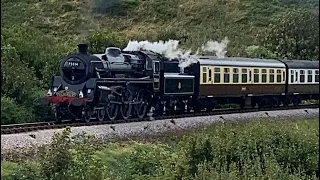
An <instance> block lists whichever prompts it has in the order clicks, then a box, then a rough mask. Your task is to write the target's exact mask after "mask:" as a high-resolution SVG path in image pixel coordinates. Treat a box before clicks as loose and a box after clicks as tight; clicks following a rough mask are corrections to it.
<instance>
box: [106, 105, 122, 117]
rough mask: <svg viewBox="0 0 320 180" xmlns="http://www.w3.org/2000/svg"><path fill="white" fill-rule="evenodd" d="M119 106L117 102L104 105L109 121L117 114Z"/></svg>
mask: <svg viewBox="0 0 320 180" xmlns="http://www.w3.org/2000/svg"><path fill="white" fill-rule="evenodd" d="M118 109H119V106H118V105H117V104H108V105H107V107H106V110H105V112H106V115H107V117H108V119H109V120H110V121H114V120H115V119H116V118H117V116H118Z"/></svg>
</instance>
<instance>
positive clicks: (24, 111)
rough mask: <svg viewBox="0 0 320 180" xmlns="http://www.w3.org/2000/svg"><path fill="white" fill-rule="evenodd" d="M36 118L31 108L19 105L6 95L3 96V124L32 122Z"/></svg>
mask: <svg viewBox="0 0 320 180" xmlns="http://www.w3.org/2000/svg"><path fill="white" fill-rule="evenodd" d="M34 118H35V116H34V114H33V113H32V109H31V108H26V107H23V106H21V105H18V104H17V103H16V102H15V101H14V100H13V99H11V98H8V97H6V96H2V97H1V125H3V124H17V123H25V122H31V121H34Z"/></svg>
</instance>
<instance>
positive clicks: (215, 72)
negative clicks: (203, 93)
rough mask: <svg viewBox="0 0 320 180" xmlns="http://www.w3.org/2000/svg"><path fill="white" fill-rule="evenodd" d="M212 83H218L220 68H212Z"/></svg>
mask: <svg viewBox="0 0 320 180" xmlns="http://www.w3.org/2000/svg"><path fill="white" fill-rule="evenodd" d="M214 83H220V68H214Z"/></svg>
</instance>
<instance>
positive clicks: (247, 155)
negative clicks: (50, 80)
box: [1, 119, 319, 180]
mask: <svg viewBox="0 0 320 180" xmlns="http://www.w3.org/2000/svg"><path fill="white" fill-rule="evenodd" d="M318 138H319V119H308V120H290V121H289V120H288V121H277V120H272V121H267V120H264V121H256V122H248V123H245V122H238V123H230V124H218V125H214V126H211V127H207V128H200V129H198V130H196V131H194V132H189V133H186V134H185V135H183V136H181V134H180V135H178V134H177V132H175V133H171V134H167V135H164V136H162V137H159V138H158V139H157V140H156V141H153V142H150V141H149V140H148V139H145V138H144V137H140V140H139V141H124V142H118V143H111V142H109V143H103V142H102V141H100V140H97V139H95V138H94V137H92V136H89V135H86V134H81V135H77V136H74V137H71V136H70V129H68V128H67V129H66V130H65V131H64V132H62V133H61V134H56V135H55V136H54V138H53V141H52V143H51V144H50V145H49V146H47V147H43V148H41V149H40V150H39V154H38V156H36V158H34V157H33V158H22V159H23V160H20V161H15V162H13V161H11V162H10V161H2V162H1V178H3V179H8V180H10V179H53V180H54V179H59V180H63V179H68V180H72V179H92V180H100V179H283V180H284V179H286V180H287V179H316V178H317V176H318V175H319V172H318V147H319V142H318Z"/></svg>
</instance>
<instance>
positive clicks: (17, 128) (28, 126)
mask: <svg viewBox="0 0 320 180" xmlns="http://www.w3.org/2000/svg"><path fill="white" fill-rule="evenodd" d="M306 108H319V104H310V105H300V106H289V107H283V106H281V107H273V108H261V109H258V108H254V109H252V108H248V109H216V110H214V111H212V112H200V113H192V114H191V113H185V114H175V115H162V116H156V117H151V116H149V117H146V118H144V119H142V120H141V119H138V118H134V119H130V121H129V122H138V121H151V120H162V119H177V118H186V117H197V116H210V115H224V114H234V113H249V112H258V111H276V110H289V109H306ZM306 113H307V111H306ZM129 122H128V121H124V120H117V121H115V122H110V121H102V122H101V121H93V122H90V123H83V122H77V121H76V122H71V121H63V122H62V123H60V124H57V123H56V122H55V121H50V122H37V123H24V124H10V125H1V134H18V133H24V132H32V131H37V130H45V129H60V128H65V127H80V126H92V125H102V124H117V123H129Z"/></svg>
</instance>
